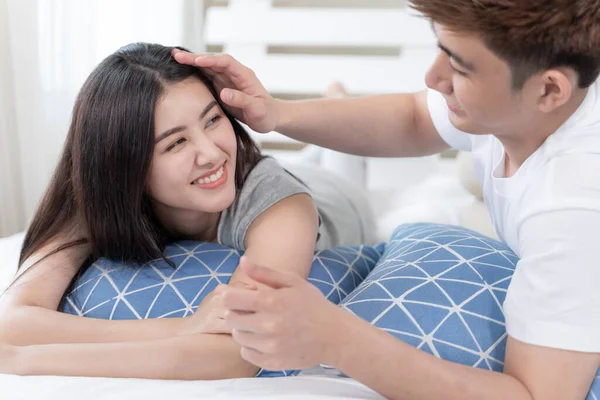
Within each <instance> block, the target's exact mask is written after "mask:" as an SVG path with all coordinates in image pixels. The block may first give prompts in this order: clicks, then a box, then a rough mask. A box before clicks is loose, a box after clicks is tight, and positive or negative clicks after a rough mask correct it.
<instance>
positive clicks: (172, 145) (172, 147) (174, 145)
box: [167, 138, 185, 151]
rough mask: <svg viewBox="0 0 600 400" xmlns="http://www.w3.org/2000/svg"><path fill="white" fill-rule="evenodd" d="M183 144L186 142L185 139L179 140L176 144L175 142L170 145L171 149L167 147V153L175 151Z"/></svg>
mask: <svg viewBox="0 0 600 400" xmlns="http://www.w3.org/2000/svg"><path fill="white" fill-rule="evenodd" d="M183 142H185V139H184V138H181V139H179V140H177V141H176V142H173V143H172V144H171V145H169V147H167V151H171V150H173V149H174V148H175V147H177V146H179V145H180V144H182V143H183Z"/></svg>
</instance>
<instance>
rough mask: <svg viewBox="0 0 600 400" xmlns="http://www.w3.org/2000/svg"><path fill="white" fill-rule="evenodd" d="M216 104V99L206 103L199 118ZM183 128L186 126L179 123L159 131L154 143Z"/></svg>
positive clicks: (204, 115)
mask: <svg viewBox="0 0 600 400" xmlns="http://www.w3.org/2000/svg"><path fill="white" fill-rule="evenodd" d="M216 105H217V101H216V100H213V101H211V102H210V103H208V105H207V106H206V107H204V110H202V112H201V113H200V119H203V118H204V117H206V114H208V112H209V111H210V110H212V108H213V107H214V106H216ZM185 128H186V127H185V126H183V125H180V126H176V127H175V128H171V129H167V130H166V131H164V132H163V133H161V134H160V135H159V136H158V137H157V138H156V140H155V141H154V143H155V144H156V143H158V142H160V141H161V140H164V139H166V138H168V137H169V136H171V135H174V134H176V133H178V132H181V131H183V130H185Z"/></svg>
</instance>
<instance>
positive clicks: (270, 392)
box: [0, 0, 474, 400]
mask: <svg viewBox="0 0 600 400" xmlns="http://www.w3.org/2000/svg"><path fill="white" fill-rule="evenodd" d="M287 3H293V2H289V1H280V0H276V1H275V2H274V4H273V3H272V2H271V1H270V0H252V1H248V0H229V2H228V5H227V2H226V1H212V2H209V5H210V4H212V5H213V6H211V7H209V8H208V10H207V12H206V26H205V29H204V31H205V32H204V34H205V41H206V43H207V45H208V50H212V51H227V52H229V53H231V54H233V55H234V56H236V57H237V58H239V59H240V60H241V61H243V62H247V63H248V64H249V65H251V66H252V67H253V69H254V70H255V71H256V73H257V75H258V76H259V77H261V79H263V82H264V83H265V86H266V87H267V89H268V90H269V91H271V92H272V93H274V94H275V95H278V96H279V97H283V98H304V97H314V96H318V95H320V94H322V93H323V91H324V90H325V88H326V87H327V85H328V84H329V83H330V82H331V81H333V80H339V81H341V82H342V83H343V84H344V85H345V86H346V87H347V89H348V90H349V92H350V93H351V94H370V93H382V92H396V91H413V90H419V89H422V88H423V87H424V84H423V76H424V74H425V70H426V68H427V65H428V64H429V62H430V61H431V59H432V58H433V56H434V55H435V52H436V46H435V39H434V38H433V35H432V33H431V31H430V28H429V25H428V23H427V22H426V21H424V20H418V19H416V18H414V16H410V15H409V13H408V12H407V10H406V9H403V8H398V7H397V6H394V7H391V6H390V4H391V3H396V2H389V1H379V2H375V3H382V4H383V6H380V7H374V5H375V4H374V3H373V2H370V1H367V2H363V5H364V4H370V3H373V4H371V5H370V6H369V7H366V8H365V7H364V6H362V7H360V6H356V4H357V3H359V2H357V1H348V2H343V1H336V2H335V3H336V4H335V7H330V8H327V7H323V4H329V3H328V2H326V1H322V2H321V3H323V4H320V5H317V7H314V8H309V6H310V4H313V5H315V4H316V3H319V2H318V1H312V2H304V3H308V4H309V6H307V5H306V4H305V5H304V6H303V7H301V8H294V7H290V6H289V4H288V5H286V4H287ZM298 3H303V2H302V1H298ZM338 3H340V4H341V3H352V4H354V5H353V6H349V7H348V6H347V7H341V6H340V4H338ZM225 5H227V6H226V7H225ZM386 5H387V6H386ZM249 16H251V17H249ZM357 24H360V26H362V27H370V28H371V29H366V28H365V29H362V30H358V29H356V26H357ZM306 26H311V29H310V30H307V29H305V27H306ZM233 27H237V29H233ZM248 32H251V33H252V34H248ZM274 33H277V34H274ZM311 51H312V52H316V55H315V54H309V53H310V52H311ZM307 52H308V53H307ZM324 52H325V53H324ZM327 52H330V53H331V54H327ZM281 70H284V71H286V74H280V73H277V72H278V71H281ZM373 70H379V71H382V73H380V74H373V73H371V71H373ZM399 70H402V71H403V73H404V78H405V79H402V80H394V79H391V77H393V76H394V75H395V74H396V72H397V71H399ZM292 76H293V79H289V78H290V77H292ZM255 137H256V138H258V139H259V141H260V142H261V146H262V147H263V149H265V150H266V151H267V152H269V151H270V152H271V153H272V154H273V155H276V156H279V157H282V158H286V159H289V158H294V157H295V155H292V156H290V154H291V153H290V152H294V151H297V150H298V149H300V148H302V147H303V146H302V145H301V144H298V143H296V142H294V141H291V140H289V139H285V138H283V137H282V136H280V135H277V134H275V133H273V134H269V135H261V136H258V135H256V136H255ZM365 162H366V164H367V168H366V174H365V176H364V181H363V182H362V183H363V184H364V186H365V189H367V190H368V191H369V193H370V195H371V201H372V204H373V207H374V211H375V213H376V217H377V225H378V234H379V239H385V238H386V237H389V234H390V233H391V231H392V229H393V228H394V227H395V226H397V225H398V224H400V223H404V222H416V221H427V222H440V223H452V224H459V223H460V222H461V221H460V210H461V209H463V208H464V207H466V206H469V205H470V204H471V203H473V201H474V198H473V196H472V195H470V194H469V193H468V192H466V191H465V190H464V188H463V187H462V186H461V184H460V182H459V180H458V178H457V174H456V166H455V165H454V162H453V160H440V159H438V158H437V157H436V158H432V157H430V158H426V159H422V160H396V159H386V160H382V159H366V160H365ZM330 166H331V165H330ZM334 167H335V166H334ZM390 171H395V172H397V173H396V174H394V179H392V180H390V179H389V172H390ZM382 177H385V179H382ZM22 240H23V233H18V234H16V235H12V236H9V237H6V238H2V239H0V291H1V292H3V291H4V289H5V288H6V287H7V286H8V285H9V283H10V281H11V279H12V277H13V275H14V272H15V269H16V265H17V260H18V254H19V249H20V246H21V243H22ZM166 397H170V398H177V399H178V400H186V399H197V398H218V399H235V398H245V399H269V398H277V399H381V398H382V397H381V396H379V395H378V394H376V393H375V392H373V391H371V390H370V389H368V388H366V387H364V386H363V385H361V384H359V383H358V382H356V381H354V380H352V379H349V378H343V377H339V376H333V375H331V374H328V373H325V371H323V370H317V371H316V372H315V373H314V374H304V375H301V376H298V377H293V378H268V379H233V380H222V381H195V382H186V381H158V380H140V379H110V378H77V377H52V376H49V377H19V376H12V375H1V374H0V398H1V399H3V400H17V399H27V400H29V399H38V398H39V399H45V400H53V399H57V400H58V399H60V400H69V399H78V400H79V399H81V398H86V399H88V400H101V399H111V400H120V399H128V400H129V399H136V398H144V399H147V400H152V399H164V398H166Z"/></svg>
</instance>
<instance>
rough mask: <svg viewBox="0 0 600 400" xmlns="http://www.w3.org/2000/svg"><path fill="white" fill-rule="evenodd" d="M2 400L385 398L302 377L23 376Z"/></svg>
mask: <svg viewBox="0 0 600 400" xmlns="http://www.w3.org/2000/svg"><path fill="white" fill-rule="evenodd" d="M0 399H2V400H38V399H40V400H136V399H143V400H165V399H168V400H192V399H194V400H199V399H220V400H229V399H283V400H292V399H298V400H300V399H307V400H330V399H378V400H380V399H384V398H383V397H381V396H380V395H378V394H377V393H375V392H373V391H372V390H370V389H368V388H366V387H365V386H363V385H361V384H359V383H357V382H356V381H354V380H352V379H348V378H332V377H324V376H302V377H294V378H260V379H259V378H246V379H228V380H220V381H159V380H147V379H113V378H75V377H57V376H31V377H20V376H13V375H1V374H0Z"/></svg>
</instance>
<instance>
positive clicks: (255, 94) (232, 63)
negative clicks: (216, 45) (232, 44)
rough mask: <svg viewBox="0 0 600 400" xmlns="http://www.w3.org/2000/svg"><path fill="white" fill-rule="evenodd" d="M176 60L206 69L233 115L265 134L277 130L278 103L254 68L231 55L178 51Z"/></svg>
mask: <svg viewBox="0 0 600 400" xmlns="http://www.w3.org/2000/svg"><path fill="white" fill-rule="evenodd" d="M173 57H174V58H175V60H177V61H178V62H180V63H182V64H187V65H193V66H196V67H200V68H202V71H203V72H204V73H205V74H207V75H208V76H210V77H211V78H212V79H213V81H214V85H215V89H216V90H217V93H219V96H220V98H221V100H222V101H223V103H225V104H226V105H227V106H228V109H229V111H230V112H231V114H233V115H234V116H235V117H236V118H237V119H239V120H241V121H243V122H244V123H245V124H246V125H248V126H249V127H250V128H251V129H253V130H255V131H256V132H261V133H267V132H271V131H274V130H275V129H276V127H277V124H278V122H279V118H280V116H279V111H278V108H277V106H276V101H275V99H273V97H272V96H271V95H270V94H269V93H268V92H267V90H266V89H265V88H264V86H263V85H262V83H261V82H260V81H259V80H258V78H257V77H256V74H254V72H253V71H252V70H251V69H249V68H248V67H246V66H244V65H242V64H241V63H240V62H239V61H237V60H236V59H235V58H233V57H232V56H230V55H229V54H194V53H189V52H186V51H181V50H179V49H175V50H173Z"/></svg>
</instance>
